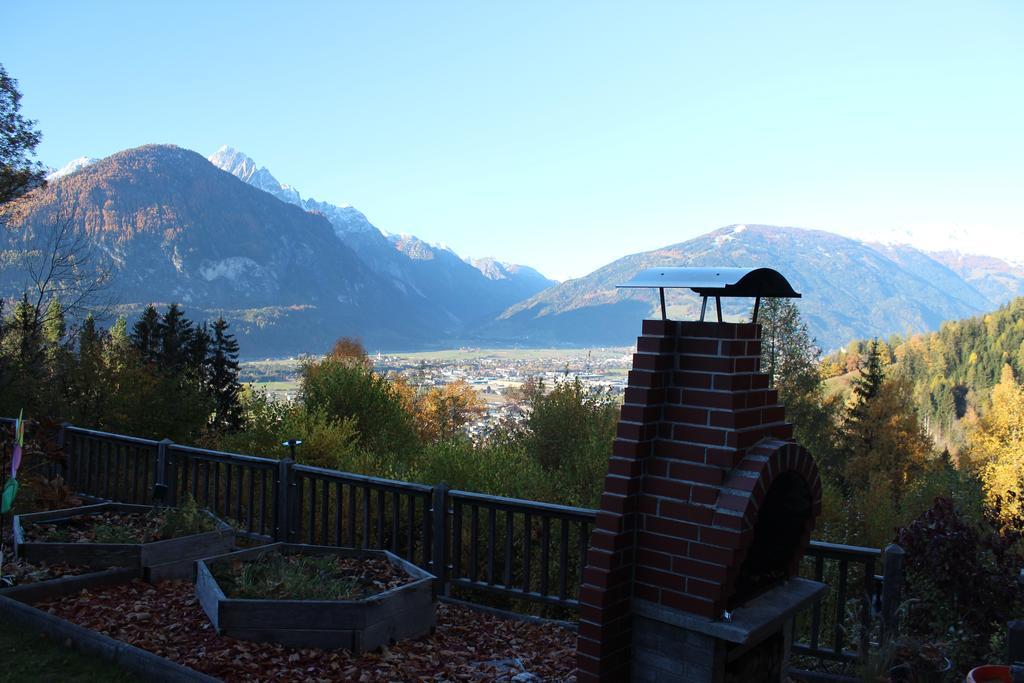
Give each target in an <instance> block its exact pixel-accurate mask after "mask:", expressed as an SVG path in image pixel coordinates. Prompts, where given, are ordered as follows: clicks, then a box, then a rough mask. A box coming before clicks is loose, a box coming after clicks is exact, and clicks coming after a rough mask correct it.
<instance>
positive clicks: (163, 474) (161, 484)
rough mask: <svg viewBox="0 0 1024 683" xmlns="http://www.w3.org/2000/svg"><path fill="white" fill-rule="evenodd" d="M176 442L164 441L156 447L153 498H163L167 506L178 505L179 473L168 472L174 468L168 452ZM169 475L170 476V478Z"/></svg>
mask: <svg viewBox="0 0 1024 683" xmlns="http://www.w3.org/2000/svg"><path fill="white" fill-rule="evenodd" d="M173 445H174V442H173V441H171V440H170V439H164V440H162V441H161V442H160V443H158V444H157V446H156V472H154V473H153V480H154V481H153V498H160V497H162V498H163V500H162V501H159V502H163V503H165V504H167V505H177V504H178V477H177V472H176V471H173V472H170V473H169V472H168V471H169V470H171V469H173V468H174V464H175V463H174V461H173V458H171V457H169V454H168V451H169V450H170V447H171V446H173ZM168 473H169V474H170V476H168Z"/></svg>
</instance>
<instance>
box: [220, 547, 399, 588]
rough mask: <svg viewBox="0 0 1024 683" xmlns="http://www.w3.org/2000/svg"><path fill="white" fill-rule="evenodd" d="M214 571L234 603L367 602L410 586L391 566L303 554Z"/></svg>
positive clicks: (227, 564)
mask: <svg viewBox="0 0 1024 683" xmlns="http://www.w3.org/2000/svg"><path fill="white" fill-rule="evenodd" d="M211 571H212V572H213V575H214V578H216V579H217V584H218V585H219V586H220V588H221V590H222V591H224V594H225V595H226V596H228V597H229V598H252V599H264V600H361V599H363V598H365V597H367V596H370V595H374V594H376V593H380V592H382V591H385V590H388V589H390V588H394V587H396V586H400V585H402V584H403V583H406V582H408V581H409V577H408V576H406V575H405V574H404V573H402V572H399V571H398V570H396V569H395V568H394V567H393V566H392V565H391V563H390V562H388V561H387V560H383V559H379V558H345V557H339V556H337V555H305V554H301V553H294V554H289V553H280V552H270V553H267V554H266V555H264V556H263V557H261V558H260V559H258V560H250V561H243V560H235V561H233V562H227V561H222V562H220V563H218V564H215V565H214V566H213V567H211Z"/></svg>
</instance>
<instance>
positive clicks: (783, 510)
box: [727, 472, 811, 609]
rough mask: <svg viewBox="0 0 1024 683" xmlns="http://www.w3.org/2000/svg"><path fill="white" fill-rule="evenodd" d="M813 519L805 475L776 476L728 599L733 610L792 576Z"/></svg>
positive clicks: (809, 492) (788, 474)
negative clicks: (790, 569) (792, 569)
mask: <svg viewBox="0 0 1024 683" xmlns="http://www.w3.org/2000/svg"><path fill="white" fill-rule="evenodd" d="M810 518H811V489H810V487H809V486H808V485H807V482H806V481H805V480H804V478H803V477H802V476H800V475H799V474H798V473H796V472H784V473H782V474H780V475H779V476H778V477H776V479H775V481H774V482H773V483H772V486H771V488H770V489H768V495H767V496H766V497H765V499H764V503H763V504H762V505H761V509H760V510H759V511H758V515H757V522H755V524H754V539H753V541H751V543H750V547H749V548H748V549H747V554H746V557H745V559H744V560H743V564H741V565H740V571H739V574H738V575H737V577H736V582H735V584H734V589H733V592H732V596H731V597H730V598H729V600H728V601H727V603H728V608H729V609H733V608H735V607H737V606H739V605H742V604H743V603H745V602H747V601H748V600H750V599H751V598H753V597H755V596H757V595H759V594H760V593H763V592H764V591H766V590H768V589H769V588H771V587H772V586H774V585H775V584H776V583H778V582H779V581H782V580H783V579H786V578H787V577H788V575H789V566H790V563H791V562H792V560H793V557H794V556H795V555H796V553H797V552H798V551H799V546H800V540H801V539H802V538H803V535H804V531H805V530H806V528H807V522H808V520H810Z"/></svg>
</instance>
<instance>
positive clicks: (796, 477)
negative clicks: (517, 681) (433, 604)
mask: <svg viewBox="0 0 1024 683" xmlns="http://www.w3.org/2000/svg"><path fill="white" fill-rule="evenodd" d="M760 335H761V332H760V325H757V324H754V323H713V322H684V321H669V320H646V321H644V323H643V335H642V336H641V337H639V339H638V340H637V353H636V354H635V355H634V356H633V369H632V370H631V371H630V373H629V383H628V388H627V389H626V394H625V403H624V405H623V407H622V413H621V418H620V421H619V426H618V434H617V438H616V440H615V445H614V450H613V452H612V456H611V458H610V460H609V464H608V475H607V477H606V478H605V489H604V494H603V495H602V498H601V507H600V511H599V513H598V516H597V523H596V526H595V529H594V532H593V535H592V536H591V541H590V550H589V552H588V555H587V567H586V569H585V571H584V574H583V586H582V587H581V591H580V626H579V638H578V652H577V664H578V680H579V681H581V683H582V682H584V681H617V682H618V681H627V680H629V678H630V675H631V666H630V657H631V650H632V649H633V645H632V639H633V633H632V631H633V626H632V624H633V617H632V613H631V601H634V600H637V601H646V603H653V604H656V605H658V606H661V607H664V608H668V609H671V610H678V611H679V612H682V613H686V614H688V615H692V616H694V617H697V618H700V619H705V620H716V619H720V618H721V617H722V613H723V611H724V610H726V609H732V607H733V606H734V604H733V602H734V599H736V598H737V595H736V594H735V593H736V591H737V588H738V587H739V586H738V584H743V585H744V586H747V589H749V586H750V585H754V584H756V581H757V579H758V578H759V577H760V576H761V575H762V574H764V575H769V574H771V573H772V571H774V572H775V573H776V574H779V573H781V574H785V575H788V576H792V575H794V574H795V573H796V570H797V567H798V564H799V561H800V558H801V557H802V554H803V551H804V549H805V548H806V546H807V543H808V542H809V539H810V533H811V529H812V528H813V526H814V519H815V517H816V516H817V515H818V514H819V512H820V509H821V482H820V480H819V478H818V470H817V467H816V465H815V463H814V461H813V459H812V458H811V457H810V455H809V454H808V453H807V451H806V450H805V449H804V448H802V447H801V446H799V445H798V444H796V443H795V442H794V441H793V440H792V436H793V426H792V425H791V424H789V423H788V422H786V421H785V409H784V407H783V406H782V405H780V404H779V402H778V394H777V392H776V391H774V390H771V389H769V388H768V376H767V375H766V374H764V373H761V372H760V357H761V341H760ZM773 486H776V488H775V489H774V490H773V489H772V487H773ZM790 487H792V491H793V493H792V494H790V493H788V491H789V489H790ZM769 490H773V491H774V492H783V494H785V495H782V494H779V495H777V494H776V493H773V496H772V498H771V499H769V500H770V501H780V500H781V499H783V498H790V499H796V501H795V502H796V505H795V508H796V509H799V510H800V511H801V512H800V513H799V514H793V513H791V512H787V510H789V509H790V508H794V505H791V504H790V502H782V503H781V504H780V503H777V502H769V504H765V502H766V498H768V492H769ZM801 501H802V503H801ZM800 504H802V505H803V507H800ZM769 508H771V510H769ZM759 512H761V513H763V515H761V518H762V519H761V521H762V525H761V526H759V525H758V522H759ZM768 517H771V518H772V519H771V520H768ZM769 525H771V528H770V529H769V528H767V527H768V526H769ZM761 529H765V530H764V531H761ZM755 533H757V535H758V536H759V540H760V543H755ZM780 547H781V552H782V553H783V554H784V556H783V557H782V558H781V560H780V558H779V553H780ZM773 563H774V564H773ZM776 565H780V566H776ZM751 582H754V584H751ZM754 590H755V591H756V590H757V589H756V585H755V588H754ZM739 598H740V599H742V600H745V599H746V598H747V596H746V595H744V596H739Z"/></svg>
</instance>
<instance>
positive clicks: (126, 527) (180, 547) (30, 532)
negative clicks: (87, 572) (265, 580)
mask: <svg viewBox="0 0 1024 683" xmlns="http://www.w3.org/2000/svg"><path fill="white" fill-rule="evenodd" d="M183 509H184V508H183ZM167 514H177V511H176V510H173V509H166V508H156V507H154V506H152V505H129V504H126V503H99V504H97V505H84V506H82V507H77V508H68V509H65V510H51V511H48V512H35V513H31V514H26V515H17V516H15V518H14V548H15V552H16V553H17V555H18V556H19V557H22V558H24V559H26V560H28V561H30V562H45V563H47V564H51V565H52V564H61V563H66V564H70V565H75V566H78V567H88V568H91V569H106V568H108V567H130V568H135V569H137V570H138V571H140V572H141V573H142V574H143V576H145V577H146V578H147V579H149V580H153V581H156V580H162V579H171V578H183V579H190V578H192V567H193V563H194V562H195V560H198V559H200V558H203V557H210V556H213V555H220V554H223V553H225V552H229V551H230V550H231V549H232V548H233V543H234V533H233V531H232V529H231V527H230V526H228V525H227V524H226V523H224V522H223V521H221V520H219V519H217V518H216V517H214V516H213V515H211V514H210V513H209V512H206V511H198V512H193V513H192V514H193V515H196V514H197V515H198V516H200V517H201V520H202V522H203V524H202V526H203V527H205V528H206V529H209V530H206V531H198V532H195V533H189V529H188V528H177V529H173V530H171V531H168V530H167V528H166V527H161V520H166V517H161V515H167Z"/></svg>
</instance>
